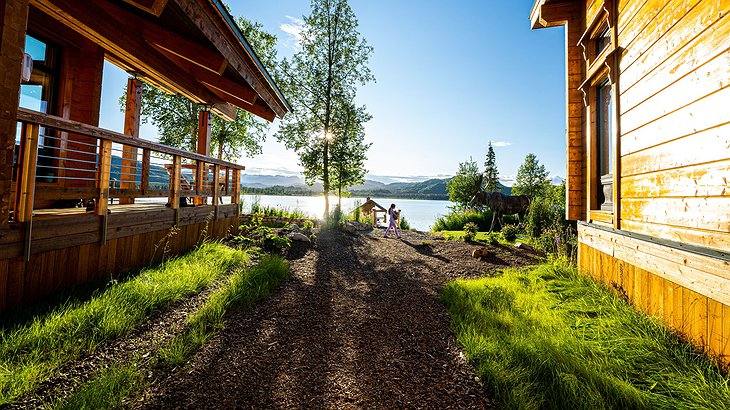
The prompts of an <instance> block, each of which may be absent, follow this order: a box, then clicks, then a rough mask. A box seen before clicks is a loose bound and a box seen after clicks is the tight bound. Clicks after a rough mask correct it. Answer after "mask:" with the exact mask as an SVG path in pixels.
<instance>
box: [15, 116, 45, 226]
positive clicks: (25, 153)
mask: <svg viewBox="0 0 730 410" xmlns="http://www.w3.org/2000/svg"><path fill="white" fill-rule="evenodd" d="M39 132H40V127H38V124H23V133H22V135H23V140H22V141H21V146H20V153H19V155H18V159H19V162H20V163H19V164H18V165H19V166H18V177H17V182H18V185H17V189H16V202H15V221H16V222H29V221H30V220H31V218H32V217H33V198H34V196H35V172H36V161H37V159H38V134H39Z"/></svg>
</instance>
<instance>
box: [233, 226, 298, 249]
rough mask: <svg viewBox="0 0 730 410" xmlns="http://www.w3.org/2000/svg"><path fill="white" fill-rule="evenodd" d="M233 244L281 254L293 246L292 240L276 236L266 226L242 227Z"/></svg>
mask: <svg viewBox="0 0 730 410" xmlns="http://www.w3.org/2000/svg"><path fill="white" fill-rule="evenodd" d="M231 242H232V243H234V244H236V245H238V246H240V247H241V248H252V247H255V248H262V249H265V250H267V251H270V252H280V251H282V250H284V249H286V248H289V247H290V246H291V239H289V238H288V237H286V236H283V235H278V234H276V233H275V232H274V231H273V230H272V229H271V228H270V227H268V226H266V225H241V226H240V228H239V234H238V235H236V236H234V237H233V238H232V239H231Z"/></svg>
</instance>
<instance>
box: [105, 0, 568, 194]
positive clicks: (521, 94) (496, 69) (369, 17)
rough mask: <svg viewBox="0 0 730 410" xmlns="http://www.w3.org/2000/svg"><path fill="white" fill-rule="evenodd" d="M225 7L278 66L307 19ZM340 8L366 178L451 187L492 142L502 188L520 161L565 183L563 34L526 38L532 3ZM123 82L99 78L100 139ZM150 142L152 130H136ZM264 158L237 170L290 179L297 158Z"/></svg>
mask: <svg viewBox="0 0 730 410" xmlns="http://www.w3.org/2000/svg"><path fill="white" fill-rule="evenodd" d="M229 3H230V5H231V8H232V11H233V14H234V15H235V16H244V17H246V18H248V19H249V20H255V21H259V22H261V23H262V24H263V25H264V28H265V29H266V30H267V31H269V32H271V33H274V34H276V35H277V36H278V37H279V56H280V57H288V56H290V55H291V54H292V53H293V52H294V51H295V48H296V40H295V38H294V37H293V35H292V34H291V33H293V32H295V31H296V25H297V24H298V19H300V18H301V17H302V15H305V14H308V12H309V2H308V1H306V0H276V1H269V0H235V1H230V2H229ZM350 3H351V6H352V8H353V10H354V11H355V14H356V15H357V16H358V19H359V22H360V33H361V34H362V36H364V37H365V38H366V39H367V41H368V43H369V44H370V45H372V46H373V47H374V49H375V51H374V53H373V55H372V57H371V62H370V68H371V70H372V71H373V73H374V74H375V77H376V79H377V82H376V83H371V84H369V85H367V86H365V87H362V88H361V89H360V91H359V94H358V101H359V103H360V104H365V105H367V107H368V111H369V112H370V113H371V114H372V115H373V120H372V121H370V122H369V123H368V124H367V125H366V135H367V140H368V141H369V142H372V143H373V146H372V148H371V150H370V151H369V153H368V157H369V158H368V161H367V162H366V167H367V169H368V170H369V172H370V174H371V175H380V176H385V175H387V176H400V177H414V176H424V177H425V176H428V177H431V176H433V177H436V176H439V177H443V176H447V175H449V176H450V175H453V174H454V173H455V172H456V170H457V167H458V163H459V162H463V161H465V160H468V159H469V157H472V158H473V159H474V160H475V161H477V162H478V163H479V164H480V166H482V165H483V162H484V157H485V155H486V150H487V143H488V142H489V141H490V140H491V141H493V142H494V143H495V144H496V146H497V148H496V154H497V165H498V167H499V171H500V176H502V177H507V178H508V177H510V176H512V177H513V176H514V175H515V174H516V173H517V169H518V167H519V165H520V163H521V162H522V160H523V159H524V157H525V155H526V154H527V153H529V152H533V153H535V154H536V155H537V157H538V159H539V160H540V162H541V163H543V164H545V166H546V168H547V169H548V171H549V172H550V174H551V175H558V176H565V108H564V107H565V54H564V41H565V33H564V30H563V29H562V28H552V29H544V30H538V31H531V30H530V23H529V19H528V15H529V12H530V7H531V6H532V3H533V0H510V1H497V0H460V1H458V2H446V1H430V0H397V1H395V0H351V1H350ZM124 78H125V74H124V73H121V72H119V71H118V70H113V69H109V70H107V73H106V74H105V78H104V86H103V94H104V95H103V101H102V124H101V125H102V126H103V127H107V128H111V129H116V130H119V129H121V128H122V126H121V121H122V119H121V113H120V112H119V109H118V104H117V103H116V99H117V98H118V96H119V94H120V93H121V92H122V90H123V87H124V85H125V84H126V83H125V79H124ZM275 129H276V125H274V126H273V127H272V132H273V131H274V130H275ZM154 134H155V130H154V128H152V127H149V126H147V127H144V128H143V130H142V135H143V136H145V137H147V136H151V135H154ZM263 148H264V153H263V154H262V155H260V156H257V157H255V158H242V159H241V161H240V162H241V163H243V164H244V165H246V166H247V169H248V170H249V171H250V172H251V173H262V174H292V173H294V174H296V173H297V172H298V171H299V168H298V166H297V165H296V164H297V157H296V154H294V153H293V152H290V151H287V150H286V149H285V148H284V147H283V146H282V145H281V144H279V143H278V142H276V140H275V139H274V138H273V137H269V138H268V140H267V142H266V143H265V145H264V147H263ZM506 182H507V183H508V185H511V182H510V181H509V180H507V181H506Z"/></svg>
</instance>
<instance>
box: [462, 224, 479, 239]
mask: <svg viewBox="0 0 730 410" xmlns="http://www.w3.org/2000/svg"><path fill="white" fill-rule="evenodd" d="M477 229H478V227H477V224H475V223H474V222H469V223H467V224H466V225H464V240H465V241H467V242H472V241H473V240H474V238H475V237H476V236H477Z"/></svg>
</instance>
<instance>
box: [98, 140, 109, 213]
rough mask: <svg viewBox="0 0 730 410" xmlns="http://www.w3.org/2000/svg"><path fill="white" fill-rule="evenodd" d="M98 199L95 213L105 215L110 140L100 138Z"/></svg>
mask: <svg viewBox="0 0 730 410" xmlns="http://www.w3.org/2000/svg"><path fill="white" fill-rule="evenodd" d="M99 149H100V152H99V157H100V161H99V180H98V183H99V185H98V186H97V188H98V189H99V200H98V201H97V202H96V214H97V215H103V216H105V217H106V213H107V210H108V209H109V173H110V171H111V167H112V142H111V141H109V140H101V147H100V148H99Z"/></svg>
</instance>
